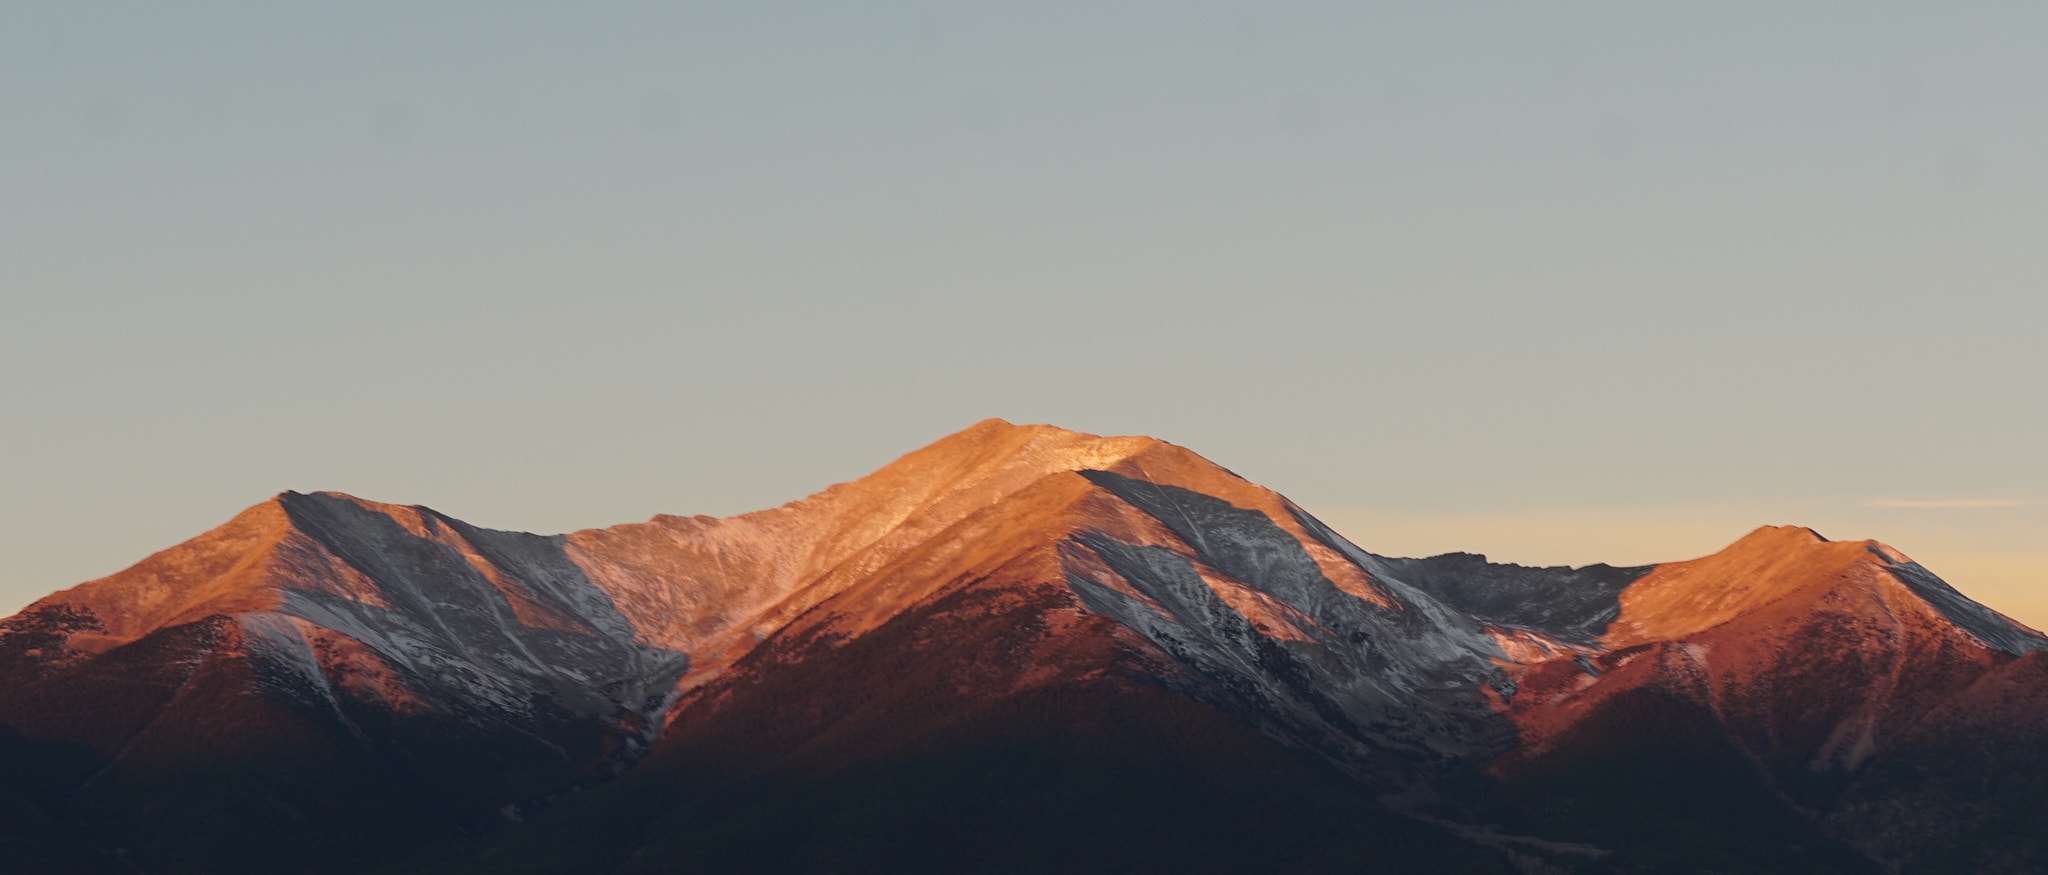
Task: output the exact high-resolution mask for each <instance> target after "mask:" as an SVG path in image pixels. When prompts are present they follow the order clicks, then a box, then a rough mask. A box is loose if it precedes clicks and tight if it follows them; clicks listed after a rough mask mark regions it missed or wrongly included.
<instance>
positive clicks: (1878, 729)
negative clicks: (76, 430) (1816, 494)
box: [0, 421, 2048, 873]
mask: <svg viewBox="0 0 2048 875" xmlns="http://www.w3.org/2000/svg"><path fill="white" fill-rule="evenodd" d="M2043 643H2044V642H2043V639H2042V638H2041V637H2040V636H2039V635H2038V634H2037V633H2034V632H2032V631H2031V630H2028V629H2025V628H2024V627H2021V626H2019V625H2017V624H2014V623H2012V622H2010V621H2009V620H2006V619H2005V618H2003V617H2000V616H1998V615H1997V614H1995V613H1993V612H1990V611H1988V610H1986V609H1984V608H1982V607H1981V606H1978V605H1976V604H1974V603H1972V602H1970V601H1969V600H1968V599H1966V598H1963V597H1962V596H1961V595H1960V594H1957V593H1955V592H1954V590H1952V589H1950V588H1948V587H1947V585H1946V584H1944V583H1942V582H1941V581H1940V580H1939V579H1938V578H1936V577H1934V576H1933V575H1932V574H1930V573H1928V572H1927V571H1926V570H1925V569H1922V568H1920V567H1919V566H1918V565H1915V564H1913V563H1911V562H1910V561H1909V560H1907V559H1905V558H1904V557H1903V556H1902V555H1900V554H1898V553H1897V552H1896V551H1893V550H1891V549H1890V548H1888V547H1884V546H1883V545H1880V544H1875V543H1874V542H1861V543H1837V542H1829V541H1826V540H1824V539H1821V538H1819V537H1818V536H1816V535H1814V534H1813V533H1811V532H1809V531H1806V530H1804V529H1792V528H1786V529H1769V528H1767V529H1762V530H1759V531H1758V532H1757V533H1754V534H1752V535H1751V536H1750V537H1748V538H1745V539H1743V540H1742V541H1740V542H1738V543H1737V544H1735V545H1733V546H1731V547H1730V548H1729V549H1728V550H1726V551H1723V552H1722V553H1720V554H1716V555H1715V556H1712V557H1708V558H1705V559H1701V560H1695V561H1693V562H1685V563H1672V564H1669V565H1663V566H1655V567H1647V568H1634V569H1615V568H1608V567H1606V566H1593V567H1590V568H1585V569H1576V570H1575V569H1534V568H1521V567H1517V566H1505V565H1498V564H1491V563H1487V562H1485V561H1484V559H1483V557H1476V556H1470V555H1465V554H1453V555H1449V556H1443V557H1435V558H1432V559H1389V558H1385V557H1379V556H1374V555H1372V554H1369V553H1367V552H1365V551H1363V550H1361V549H1359V548H1358V547H1356V546H1354V545H1353V544H1351V542H1349V541H1348V540H1346V539H1344V538H1343V537H1342V536H1340V535H1338V534H1336V533H1335V532H1333V531H1330V530H1329V529H1328V528H1327V527H1326V526H1324V525H1322V524H1321V523H1320V522H1318V521H1316V520H1315V519H1314V518H1313V517H1311V516H1309V515H1308V514H1306V513H1304V512H1302V511H1301V510H1300V509H1299V508H1297V507H1295V506H1294V505H1292V504H1290V503H1288V502H1287V501H1286V500H1285V499H1283V498H1281V497H1280V496H1278V495H1275V494H1273V493H1272V492H1270V491H1267V490H1265V489H1262V488H1260V487H1258V486H1256V485H1254V484H1251V483H1248V482H1246V481H1244V480H1242V479H1240V478H1238V477H1236V476H1235V475H1232V474H1230V473H1229V472H1228V471H1225V470H1223V469H1221V468H1218V467H1216V466H1214V465H1212V464H1210V463H1209V462H1207V461H1206V460H1203V459H1201V458H1200V457H1198V456H1196V455H1194V454H1192V453H1190V452H1188V451H1186V450H1184V449H1181V448H1179V447H1174V446H1172V445H1170V444H1164V443H1161V442H1158V441H1154V440H1150V439H1146V438H1098V437H1093V436H1089V435H1082V434H1076V433H1073V432H1067V431H1062V430H1059V429H1053V428H1049V427H1043V426H1033V427H1016V426H1010V425H1008V424H1006V423H1000V422H994V421H991V422H987V423H982V424H980V425H977V426H975V427H974V428H972V429H969V430H968V431H966V432H962V433H961V434H959V435H955V436H953V437H950V438H947V439H946V440H943V441H940V442H939V443H937V444H934V445H932V446H931V447H927V448H925V449H922V450H919V451H917V452H915V453H912V454H910V455H908V456H905V457H904V458H903V459H901V460H899V461H898V462H896V463H894V464H892V465H890V466H888V467H886V468H884V469H882V470H880V471H878V472H876V473H875V474H872V475H870V476H868V477H865V478H862V479H861V480H858V481H855V482H852V483H848V484H842V485H840V486H836V487H833V488H832V489H829V490H827V491H825V492H823V493H819V494H818V495H815V496H812V497H810V498H807V499H804V500H803V501H799V502H795V503H792V504H790V505H787V506H784V507H782V508H776V509H774V510H770V511H764V512H761V513H757V514H748V515H745V516H741V517H734V518H730V519H722V520H714V519H710V518H703V517H695V518H683V517H658V518H656V519H655V520H652V521H650V522H648V523H643V524H637V525H631V526H620V527H616V528H613V529H603V530H593V531H589V532H579V533H574V534H570V535H566V536H555V537H541V536H533V535H523V534H519V533H507V532H492V531H488V530H481V529H476V528H474V527H471V526H467V525H466V524H463V523H461V522H460V521H457V520H453V519H451V518H448V517H445V516H442V515H440V514H436V513H434V512H432V511H429V510H425V509H421V508H406V507H397V506H391V505H380V504H375V503H372V502H363V501H359V500H356V499H351V498H348V497H346V496H335V495H312V496H301V495H296V494H290V493H288V494H286V495H284V496H280V497H279V498H278V499H276V500H274V501H273V502H270V503H267V504H265V505H261V506H258V507H257V508H253V509H251V511H249V512H247V513H245V514H243V515H242V516H240V517H237V519H236V520H235V521H232V522H230V523H229V524H228V525H226V526H223V527H222V528H221V529H219V530H216V531H215V532H212V533H209V534H207V535H205V536H203V537H201V538H199V539H196V540H194V541H193V542H189V543H187V544H185V545H181V546H180V547H177V548H173V549H172V550H170V551H166V552H165V553H163V554H159V555H158V556H155V557H151V559H149V560H147V561H145V562H144V563H142V564H141V565H138V566H137V567H136V568H134V569H130V570H129V571H125V572H122V573H121V574H119V575H115V576H114V577H111V578H107V579H105V580H101V581H95V582H93V583H89V584H86V585H83V586H81V587H78V588H75V589H73V590H69V591H66V592H63V593H58V594H56V595H53V596H52V597H50V598H49V599H45V600H44V601H43V602H39V603H38V604H37V605H35V606H32V608H31V609H30V610H29V611H27V612H24V614H22V615H19V616H17V617H16V618H13V619H11V620H9V621H7V626H6V627H5V629H4V630H0V863H4V865H0V870H5V871H49V872H69V871H121V872H133V871H143V872H233V871H250V872H254V871H265V872H269V871H305V872H337V873H338V872H366V871H376V872H389V873H398V872H406V873H420V872H441V871H457V872H462V871H474V872H484V871H489V872H506V871H533V872H668V871H676V872H683V871H688V872H698V871H704V872H720V871H748V872H759V871H767V872H840V871H885V870H886V871H893V872H918V871H948V872H950V871H960V870H963V869H965V870H977V871H978V870H991V871H1020V872H1022V871H1046V870H1049V869H1060V870H1073V871H1189V870H1197V871H1201V870H1211V869H1217V868H1222V867H1224V866H1240V865H1242V866H1251V865H1258V866H1261V867H1263V868H1267V869H1272V870H1276V871H1346V872H1353V871H1382V872H1395V871H1401V872H1406V871H1424V870H1440V871H1470V872H1507V871H1520V872H1589V873H1591V872H1696V871H1697V872H1704V871H1745V872H1875V871H1880V870H1881V869H1883V868H1892V869H1895V870H1899V871H1928V872H1938V871H1958V870H1970V871H2010V872H2023V871H2036V870H2038V869H2040V868H2041V867H2042V866H2043V864H2044V862H2048V861H2044V849H2043V848H2042V847H2041V845H2040V844H2039V839H2038V838H2037V836H2039V835H2042V834H2044V833H2048V823H2043V822H2042V817H2043V815H2042V811H2043V810H2044V809H2048V806H2040V805H2038V804H2034V803H2033V802H2032V800H2036V799H2039V798H2044V797H2043V795H2042V794H2044V793H2048V784H2044V781H2043V777H2044V774H2043V757H2042V752H2043V745H2044V740H2048V725H2044V719H2043V717H2042V716H2041V715H2043V714H2048V680H2044V669H2043V659H2048V653H2044V652H2043V650H2042V647H2043Z"/></svg>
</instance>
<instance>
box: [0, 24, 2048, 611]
mask: <svg viewBox="0 0 2048 875" xmlns="http://www.w3.org/2000/svg"><path fill="white" fill-rule="evenodd" d="M2043 25H2048V9H2044V8H2024V7H2017V6H2012V5H1997V6H1986V7H1980V8H1960V9H1959V8H1943V9H1938V10H1937V9H1933V8H1925V7H1913V6H1904V5H1896V6H1870V5H1868V4H1856V5H1851V4H1816V5H1810V6H1802V7H1800V8H1797V9H1784V8H1778V7H1772V6H1765V5H1756V6H1739V7H1715V8H1709V9H1655V10H1653V9H1643V8H1638V7H1632V6H1626V5H1600V4H1573V5H1567V6H1558V7H1553V8H1548V9H1534V8H1524V7H1502V8H1493V9H1478V8H1457V9H1452V8H1425V9H1410V8H1395V7H1344V8H1330V7H1327V6H1324V5H1320V4H1291V5H1289V4H1283V5H1257V6H1253V5H1241V4H1222V3H1218V4H1192V5H1191V4H1177V5H1174V6H1171V7H1168V6H1164V5H1151V4H1128V5H1118V4H1110V5H1102V4H1065V3H1062V4H1041V5H1037V6H1033V7H1030V8H1012V7H1008V6H1004V5H996V4H968V5H959V4H949V5H946V6H943V7H942V6H937V5H920V4H901V5H880V6H867V7H863V8H862V9H860V10H858V11H855V10H851V9H846V8H839V7H832V6H827V5H811V4H804V5H791V6H779V7H776V8H774V9H769V8H752V7H747V8H734V9H674V8H669V7H666V6H649V5H631V4H620V5H594V6H586V5H579V6H577V7H575V8H568V7H562V8H553V7H538V6H534V7H524V6H522V7H512V6H506V7H492V8H490V9H489V11H476V10H472V11H468V12H461V11H450V10H446V9H443V10H420V9H414V8H410V7H407V6H403V5H398V4H368V5H362V6H352V7H349V8H347V9H336V10H316V9H306V8H296V7H293V8H273V7H269V6H264V5H256V4H234V3H199V4H193V5H190V6H186V7H181V8H179V9H176V10H172V9H169V8H161V9H159V8H155V7H149V6H144V5H134V6H104V7H91V8H87V7H81V6H78V5H76V4H59V3H21V4H10V5H8V6H7V7H5V8H4V9H0V149H4V154H6V155H7V157H8V159H9V160H8V161H6V162H4V166H0V204H5V206H4V207H0V409H4V410H5V411H6V415H5V417H4V418H0V441H4V444H0V446H4V448H5V450H6V452H5V453H0V489H4V490H5V494H6V496H7V500H6V501H5V502H4V504H0V513H4V516H0V611H8V612H11V611H12V610H14V609H16V608H18V607H19V606H21V605H24V604H26V603H28V602H29V601H32V600H33V599H35V598H39V597H41V596H42V595H45V594H47V593H49V592H51V591H53V590H56V589H61V588H64V587H68V586H71V585H73V584H76V583H79V582H82V581H85V580H88V579H91V578H95V577H99V576H103V575H106V574H110V573H113V572H115V571H117V570H119V569H121V568H124V567H127V566H128V565H131V564H133V563H134V562H136V561H138V560H140V559H142V558H143V557H144V556H146V555H148V554H149V553H151V552H154V551H156V550H160V549H163V548H165V547H169V546H171V545H172V544H175V543H177V542H179V541H182V540H185V539H186V538H189V537H192V536H194V535H197V534H199V533H200V532H202V531H205V530H206V529H208V528H211V527H213V526H215V525H218V524H219V523H221V522H223V521H225V520H226V519H227V518H229V517H230V516H232V515H233V514H234V513H235V512H237V511H239V510H240V509H242V508H244V507H247V506H248V505H250V504H253V503H256V502H259V501H261V500H263V499H264V498H265V497H267V496H269V495H272V494H275V493H277V492H279V491H282V490H299V491H316V490H336V491H343V492H348V493H350V494H354V495H358V496H361V497H364V498H368V499H374V500H379V501H388V502H394V503H419V504H426V505H429V506H432V507H435V508H436V509H439V510H441V511H443V512H446V513H449V514H451V515H453V516H456V517H460V518H462V519H465V520H468V521H470V522H473V523H476V524H479V525H486V526H492V527H498V528H508V529H520V530H527V531H540V532H559V531H567V530H571V529H578V528H585V527H594V526H603V525H612V524H617V523H624V522H631V521H637V520H642V519H645V518H647V517H649V516H651V515H653V514H656V513H676V514H694V513H707V514H714V515H726V514H732V513H738V512H743V511H747V510H754V509H759V508H763V507H770V506H774V505H778V504H781V503H784V502H787V501H790V500H794V499H796V498H800V497H802V496H803V495H806V494H809V493H811V492H815V491H817V490H819V489H822V488H824V487H825V486H827V485H829V484H831V483H834V482H839V481H844V480H849V479H852V478H855V477H858V476H860V475H862V474H865V473H867V472H868V471H870V470H873V469H874V468H877V467H879V466H881V465H883V464H885V463H887V462H888V461H889V460H890V459H893V458H895V457H896V456H898V455H900V454H902V453H905V452H908V451H910V450H912V449H914V448H916V447H918V446H922V445H924V444H926V443H929V442H931V441H932V440H935V439H937V438H939V437H941V436H943V435H945V434H948V433H950V432H953V431H956V430H958V429H960V428H964V427H966V426H967V425H969V424H971V423H973V422H974V421H976V420H979V419H982V418H984V417H990V416H997V417H1002V418H1006V419H1009V420H1011V421H1013V422H1020V423H1022V422H1049V423H1052V424H1056V425H1060V426H1062V427H1066V428H1072V429H1076V430H1081V431H1089V432H1094V433H1099V434H1150V435H1154V436H1157V437H1160V438H1162V439H1165V440H1169V441H1172V442H1174V443H1177V444H1180V445H1182V446H1186V447H1189V448H1191V449H1193V450H1195V451H1196V452H1198V453H1201V454H1202V455H1204V456H1206V457H1208V458H1210V459H1212V460H1214V461H1215V462H1217V463H1218V464H1221V465H1224V466H1226V467H1229V468H1231V469H1232V470H1234V471H1236V472H1238V473H1240V474H1242V475H1244V476H1245V477H1247V478H1248V479H1251V480H1253V481H1255V482H1258V483H1260V484H1262V485H1265V486H1268V487H1270V488H1273V489H1275V490H1277V491H1280V492H1282V493H1284V494H1287V495H1288V496H1290V497H1291V498H1293V499H1294V500H1296V501H1297V502H1299V503H1301V504H1302V505H1303V506H1304V507H1306V508H1308V509H1309V510H1310V511H1311V512H1314V513H1316V514H1317V515H1319V516H1321V517H1323V518H1324V519H1326V520H1327V521H1329V522H1330V523H1331V524H1332V525H1333V526H1335V527H1336V528H1337V529H1338V530H1340V531H1342V532H1343V533H1345V534H1346V535H1347V536H1349V537H1351V538H1353V539H1354V540H1356V541H1358V542H1359V543H1360V545H1362V546H1364V547H1365V548H1367V549H1369V550H1373V551H1375V552H1380V553H1390V554H1403V553H1428V552H1441V551H1444V550H1464V551H1469V552H1479V553H1485V554H1487V555H1488V556H1489V557H1491V558H1493V559H1495V560H1496V561H1513V562H1522V563H1525V564H1558V563H1564V564H1586V563H1590V562H1600V561H1605V562H1611V563H1616V564H1633V563H1641V562H1651V561H1669V560H1678V559H1686V558H1693V557H1695V556H1699V555H1704V554H1706V553H1710V552H1712V551H1714V550H1716V549H1719V548H1720V547H1721V546H1724V545H1726V544H1727V543H1729V542H1731V541H1733V540H1735V539H1736V538H1738V537H1740V536H1741V535H1742V534H1744V533H1746V532H1747V531H1749V530H1750V529H1753V528H1755V527H1756V526H1758V525H1765V524H1797V525H1806V526H1810V527H1812V528H1814V529H1816V530H1818V531H1819V532H1820V533H1821V534H1823V535H1825V536H1827V537H1830V538H1835V539H1842V540H1855V539H1864V538H1874V539H1878V540H1883V541H1885V542H1887V543H1890V544H1892V545H1893V546H1895V547H1897V548H1899V549H1901V550H1903V551H1904V552H1905V553H1907V554H1908V555H1911V556H1913V557H1914V558H1916V559H1918V560H1920V561H1921V562H1923V563H1924V564H1926V565H1927V566H1928V567H1929V568H1930V569H1932V570H1933V571H1935V572H1936V573H1937V574H1940V575H1942V576H1943V577H1944V578H1945V579H1947V580H1948V581H1949V582H1950V583H1952V584H1954V585H1955V586H1956V587H1957V588H1959V589H1960V590H1962V591H1963V592H1964V593H1965V594H1967V595H1969V596H1971V597H1973V598H1975V599H1977V600H1979V601H1982V602H1984V603H1986V604H1987V605H1989V606H1991V607H1993V608H1995V609H1997V610H2000V611H2002V612H2005V613H2007V614H2010V615H2012V616H2013V617H2015V618H2017V619H2019V620H2021V621H2023V622H2026V623H2028V624H2030V625H2033V626H2036V627H2042V626H2048V505H2044V504H2043V503H2042V502H2043V501H2044V500H2048V465H2044V464H2043V462H2042V459H2041V454H2040V449H2039V448H2040V447H2041V446H2043V445H2048V412H2044V410H2043V405H2042V401H2043V400H2044V398H2048V344H2043V343H2042V342H2041V340H2040V339H2039V336H2038V335H2039V331H2040V328H2039V326H2041V325H2043V324H2048V294H2044V292H2048V262H2044V261H2043V260H2042V259H2041V258H2040V256H2039V255H2038V251H2037V250H2038V249H2039V241H2040V240H2042V239H2048V145H2044V144H2048V105H2044V103H2043V102H2042V101H2041V100H2040V99H2039V96H2038V91H2039V85H2038V83H2040V82H2043V81H2048V57H2044V56H2043V54H2042V53H2040V52H2039V51H2038V50H2037V49H2036V48H2035V47H2034V46H2033V45H2032V43H2033V42H2035V40H2034V39H2033V36H2034V35H2036V34H2039V33H2042V32H2043V30H2044V28H2043Z"/></svg>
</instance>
